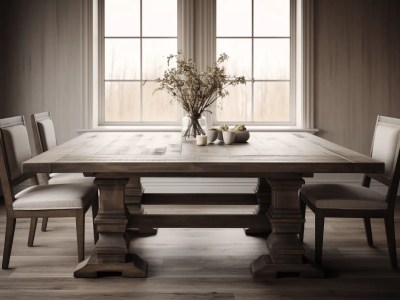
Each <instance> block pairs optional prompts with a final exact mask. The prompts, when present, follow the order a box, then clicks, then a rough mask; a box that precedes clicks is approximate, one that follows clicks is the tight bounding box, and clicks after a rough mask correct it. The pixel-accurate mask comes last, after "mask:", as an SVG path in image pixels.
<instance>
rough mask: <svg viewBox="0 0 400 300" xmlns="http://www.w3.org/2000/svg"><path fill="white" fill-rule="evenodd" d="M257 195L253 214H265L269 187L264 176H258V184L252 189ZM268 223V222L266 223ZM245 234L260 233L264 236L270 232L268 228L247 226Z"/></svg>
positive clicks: (269, 192)
mask: <svg viewBox="0 0 400 300" xmlns="http://www.w3.org/2000/svg"><path fill="white" fill-rule="evenodd" d="M254 192H255V193H256V197H257V203H258V205H257V207H256V209H255V210H254V214H255V215H265V214H266V213H267V210H268V208H269V205H270V203H271V189H270V187H269V185H268V183H267V181H266V179H265V178H259V179H258V184H257V186H256V189H255V191H254ZM268 225H269V224H268ZM245 233H246V234H247V235H262V236H266V235H268V234H270V233H271V230H270V228H269V229H266V228H247V229H245Z"/></svg>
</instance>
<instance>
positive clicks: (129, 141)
mask: <svg viewBox="0 0 400 300" xmlns="http://www.w3.org/2000/svg"><path fill="white" fill-rule="evenodd" d="M23 168H24V171H26V172H29V171H34V172H48V173H50V172H83V173H107V174H108V175H104V176H109V174H111V173H115V174H114V175H113V176H114V177H115V176H118V175H117V173H133V174H136V175H140V176H141V177H146V176H155V175H162V176H176V175H178V176H179V175H181V176H186V174H196V175H198V176H202V175H213V174H223V173H225V177H229V176H230V175H232V174H235V175H236V176H241V177H258V178H262V177H265V176H264V175H265V174H267V173H281V174H284V173H287V174H293V173H297V174H307V173H309V174H312V173H320V172H343V173H345V172H349V173H357V172H358V173H363V172H371V173H379V172H382V171H383V164H382V163H378V162H377V161H375V160H373V159H371V158H370V157H368V156H365V155H362V154H359V153H357V152H354V151H351V150H349V149H346V148H343V147H340V146H338V145H336V144H333V143H330V142H328V141H326V140H323V139H321V138H318V137H316V136H313V135H311V134H307V133H253V134H252V136H251V137H250V140H249V142H248V143H244V144H234V145H229V146H228V145H221V144H216V145H211V146H207V147H198V146H196V145H195V143H190V142H182V141H181V140H180V136H179V134H178V133H165V132H162V133H149V132H148V133H132V132H119V133H118V132H108V133H105V132H94V133H86V134H83V135H81V136H79V137H77V138H75V139H73V140H71V141H69V142H67V143H65V144H63V145H61V146H59V147H56V148H54V149H51V150H50V151H47V152H45V153H42V154H40V155H38V156H36V157H34V158H32V159H30V160H28V161H26V162H25V163H24V164H23ZM101 176H102V174H99V175H98V177H101ZM123 176H126V175H123Z"/></svg>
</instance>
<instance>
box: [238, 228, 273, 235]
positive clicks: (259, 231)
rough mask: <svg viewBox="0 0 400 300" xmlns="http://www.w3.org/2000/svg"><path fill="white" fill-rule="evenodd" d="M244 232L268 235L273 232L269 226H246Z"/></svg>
mask: <svg viewBox="0 0 400 300" xmlns="http://www.w3.org/2000/svg"><path fill="white" fill-rule="evenodd" d="M244 233H245V234H246V235H249V236H260V237H267V236H268V235H269V234H270V233H271V229H267V228H244Z"/></svg>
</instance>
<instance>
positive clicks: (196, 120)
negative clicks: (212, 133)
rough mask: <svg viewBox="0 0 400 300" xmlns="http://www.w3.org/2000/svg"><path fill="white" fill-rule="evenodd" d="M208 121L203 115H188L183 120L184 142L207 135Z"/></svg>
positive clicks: (182, 133)
mask: <svg viewBox="0 0 400 300" xmlns="http://www.w3.org/2000/svg"><path fill="white" fill-rule="evenodd" d="M206 129H207V120H206V118H205V117H204V116H203V115H191V114H187V115H186V116H184V117H183V118H182V131H181V137H182V140H194V139H195V138H196V135H202V134H206Z"/></svg>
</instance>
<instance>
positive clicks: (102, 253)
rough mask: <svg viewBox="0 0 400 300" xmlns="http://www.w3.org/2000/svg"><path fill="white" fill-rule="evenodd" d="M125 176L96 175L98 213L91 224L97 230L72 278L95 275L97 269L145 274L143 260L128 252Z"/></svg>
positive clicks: (127, 273) (131, 274) (130, 275)
mask: <svg viewBox="0 0 400 300" xmlns="http://www.w3.org/2000/svg"><path fill="white" fill-rule="evenodd" d="M127 182H128V179H127V178H115V179H103V178H96V179H95V181H94V183H95V184H97V186H98V187H99V190H100V197H99V212H98V214H97V216H96V219H95V225H96V227H97V231H98V232H99V240H98V242H97V243H96V246H95V249H94V253H93V254H92V255H91V256H90V257H89V258H88V259H87V260H85V261H83V262H82V263H80V264H79V265H78V267H77V270H76V271H75V272H74V276H75V277H97V276H98V275H99V273H100V272H121V273H122V276H123V277H146V276H147V263H146V262H145V261H144V260H142V259H141V258H140V257H138V256H137V255H130V254H129V253H128V250H129V247H128V242H127V240H126V234H125V232H126V226H127V223H128V219H127V212H126V209H125V203H124V196H125V186H126V184H127Z"/></svg>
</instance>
